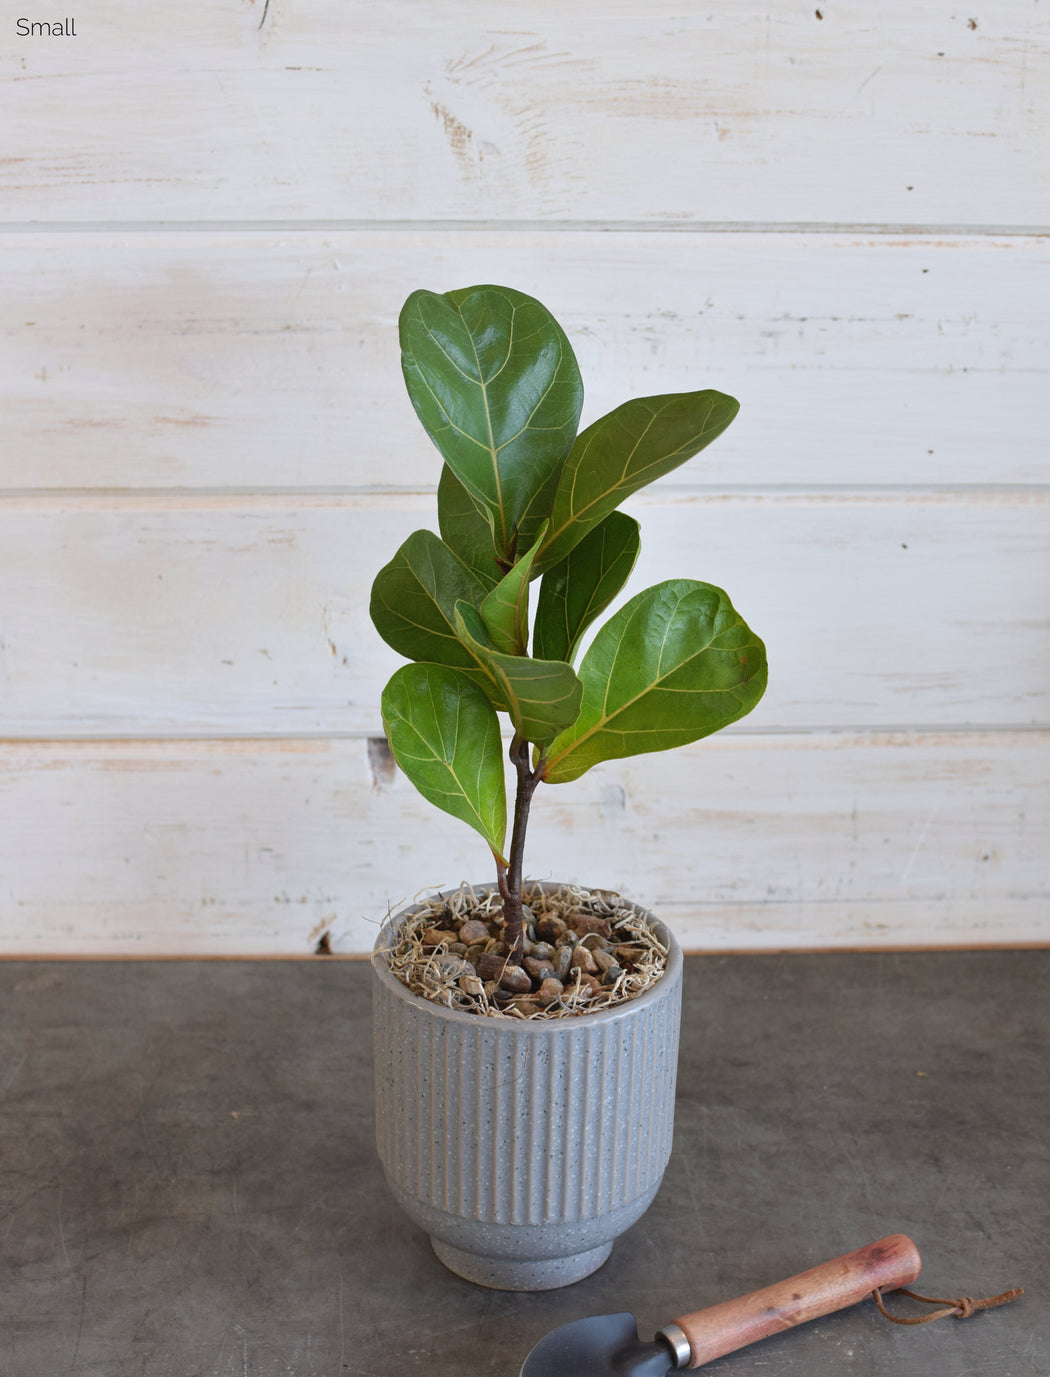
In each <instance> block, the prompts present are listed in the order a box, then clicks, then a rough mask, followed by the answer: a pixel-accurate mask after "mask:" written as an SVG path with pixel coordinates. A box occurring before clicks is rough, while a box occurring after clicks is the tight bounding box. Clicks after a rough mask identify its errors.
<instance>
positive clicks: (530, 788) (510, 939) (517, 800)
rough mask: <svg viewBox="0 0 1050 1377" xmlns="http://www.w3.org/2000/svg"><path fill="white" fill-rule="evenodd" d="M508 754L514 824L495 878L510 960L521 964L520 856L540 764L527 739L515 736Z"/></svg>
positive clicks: (522, 852)
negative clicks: (513, 776)
mask: <svg viewBox="0 0 1050 1377" xmlns="http://www.w3.org/2000/svg"><path fill="white" fill-rule="evenodd" d="M510 758H511V761H512V762H513V764H514V768H515V770H516V771H517V776H518V783H517V788H516V789H515V792H514V826H513V829H512V831H511V837H510V854H509V858H508V860H509V863H508V864H507V865H506V866H502V865H497V867H496V878H497V881H498V883H499V892H500V897H501V898H502V900H503V940H504V941H505V942H506V943H507V946H508V947H509V948H510V955H509V960H510V962H511V963H512V964H513V965H520V963H521V960H522V958H523V957H524V955H525V919H524V914H523V913H522V900H521V875H522V858H523V856H524V853H525V831H526V828H527V827H528V823H529V806H530V805H531V803H532V796H533V794H534V793H535V792H536V785H537V784H538V783H539V782H540V768H539V767H537V768H536V769H535V770H531V769H530V768H529V743H528V742H527V741H523V740H522V739H521V738H520V737H517V736H516V737H515V738H514V740H513V741H512V742H511V743H510Z"/></svg>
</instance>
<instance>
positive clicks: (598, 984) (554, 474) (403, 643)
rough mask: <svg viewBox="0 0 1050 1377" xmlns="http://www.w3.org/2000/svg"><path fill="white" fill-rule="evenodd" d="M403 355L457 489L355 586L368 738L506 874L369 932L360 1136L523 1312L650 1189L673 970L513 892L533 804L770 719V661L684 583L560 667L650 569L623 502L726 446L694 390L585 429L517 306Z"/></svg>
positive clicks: (578, 1271)
mask: <svg viewBox="0 0 1050 1377" xmlns="http://www.w3.org/2000/svg"><path fill="white" fill-rule="evenodd" d="M400 333H401V347H402V366H403V371H404V376H405V381H406V384H407V387H408V392H409V395H410V397H411V400H412V403H413V405H414V407H415V410H416V413H417V415H418V416H419V418H420V420H421V421H422V423H423V425H424V427H425V428H426V430H427V432H428V433H429V435H430V437H431V439H432V440H433V441H434V443H435V445H436V446H437V448H438V450H439V451H440V452H441V454H442V456H443V459H444V466H443V469H442V471H441V475H440V481H439V483H438V491H437V516H438V528H439V531H440V536H438V535H435V534H434V533H433V532H432V531H429V530H420V531H416V532H415V533H414V534H412V535H411V536H409V538H408V539H407V540H406V541H405V542H404V544H403V545H402V546H401V548H400V549H399V550H398V551H397V553H396V554H395V555H394V557H393V558H392V559H391V561H390V562H389V563H388V564H387V565H386V566H385V567H384V568H383V569H381V570H380V572H379V574H378V575H377V576H376V579H375V582H374V585H373V588H372V598H371V608H370V610H371V615H372V619H373V622H374V624H375V626H376V628H377V630H378V631H379V633H380V635H381V636H382V637H383V638H384V640H385V641H386V642H387V643H388V644H389V645H390V646H392V647H393V649H394V650H396V651H398V652H399V653H400V654H402V655H404V656H405V657H406V658H407V659H408V660H409V661H410V663H408V664H406V665H404V666H402V667H401V668H400V669H398V670H397V671H396V672H395V673H394V675H393V677H392V678H391V680H390V682H389V683H388V685H387V687H386V689H385V691H384V693H383V700H382V711H383V722H384V726H385V730H386V734H387V739H388V741H389V744H390V748H391V751H392V752H393V755H394V758H395V759H396V761H397V763H398V764H399V766H400V767H401V769H402V770H403V771H404V773H405V774H406V775H407V776H408V778H409V780H410V781H411V782H412V783H413V784H414V785H415V786H416V788H417V789H419V791H420V792H421V793H422V794H423V795H424V797H426V798H427V799H429V800H430V802H432V803H434V804H436V805H437V806H438V807H439V808H442V809H444V810H445V811H446V812H449V813H451V814H453V815H454V816H455V817H458V818H460V819H462V820H463V821H464V822H466V823H468V824H469V825H470V826H471V827H472V828H474V830H475V831H477V832H478V833H479V834H480V835H481V836H482V837H483V838H484V840H485V842H486V843H487V844H488V847H489V850H490V852H491V855H492V858H493V862H494V867H495V875H494V883H492V884H488V885H479V886H464V887H461V889H460V890H459V891H456V892H453V893H449V894H442V895H437V896H434V897H433V898H432V899H430V900H428V901H426V902H425V903H422V904H417V905H414V906H413V907H412V908H410V909H408V910H405V911H404V912H403V913H399V914H396V915H394V916H393V917H389V918H388V920H387V922H386V923H385V924H384V926H383V929H382V931H381V933H380V936H379V939H378V941H377V943H376V949H375V953H374V956H373V967H374V970H375V981H374V991H375V1055H376V1096H377V1101H376V1102H377V1110H376V1113H377V1140H378V1144H379V1151H380V1157H381V1159H382V1162H383V1166H384V1169H385V1172H386V1175H387V1179H388V1181H389V1182H390V1185H391V1188H392V1189H393V1191H394V1193H395V1195H396V1197H397V1198H398V1200H399V1201H400V1203H401V1204H402V1205H403V1207H404V1208H405V1209H406V1210H407V1211H408V1213H409V1214H410V1215H411V1216H412V1217H413V1218H414V1219H415V1220H416V1221H417V1222H418V1223H420V1224H421V1225H422V1226H423V1227H424V1228H425V1229H426V1230H427V1232H428V1233H429V1234H430V1235H431V1239H432V1242H433V1244H434V1247H435V1250H436V1251H437V1253H438V1256H439V1257H441V1259H442V1260H443V1261H444V1262H445V1263H446V1264H447V1265H448V1266H450V1267H451V1268H452V1269H453V1270H455V1271H457V1272H459V1273H460V1274H461V1275H463V1276H466V1277H468V1278H470V1279H471V1280H473V1281H477V1282H480V1283H482V1284H485V1285H490V1286H496V1287H503V1288H507V1289H521V1290H533V1289H536V1290H539V1289H544V1288H548V1287H552V1286H558V1285H563V1284H565V1283H567V1282H571V1281H575V1280H577V1279H579V1278H580V1277H583V1276H586V1275H587V1274H588V1273H589V1272H591V1271H593V1270H594V1269H595V1268H596V1267H598V1266H600V1264H601V1263H602V1262H603V1261H604V1259H605V1257H606V1256H608V1253H609V1250H610V1249H611V1246H612V1240H613V1239H614V1238H615V1237H616V1236H617V1235H618V1234H619V1233H621V1232H622V1231H623V1230H624V1229H626V1228H627V1227H628V1226H629V1225H630V1224H631V1223H633V1222H634V1221H635V1220H636V1219H637V1218H638V1217H639V1216H640V1215H641V1213H642V1212H643V1211H644V1210H645V1209H646V1208H647V1206H648V1204H649V1203H650V1201H651V1200H652V1198H653V1196H654V1195H655V1193H656V1189H657V1188H658V1186H659V1183H660V1178H661V1176H662V1174H663V1170H664V1167H665V1165H666V1162H667V1158H668V1155H669V1152H670V1141H671V1115H672V1110H673V1100H674V1077H675V1061H676V1055H677V1036H678V1018H679V1004H680V980H681V952H680V949H679V947H678V945H677V943H676V942H675V940H674V937H673V935H672V934H671V933H670V932H669V931H668V930H667V929H666V927H664V925H663V924H661V923H660V922H659V921H658V920H657V919H655V918H653V917H652V915H650V914H648V913H647V912H646V911H645V910H644V909H640V908H638V907H637V906H635V905H633V904H629V903H625V902H624V901H623V900H622V899H621V898H620V897H619V896H618V895H615V894H611V893H609V892H608V891H604V890H584V889H582V888H580V887H579V886H577V885H573V884H567V885H554V884H544V885H531V886H530V885H529V884H528V883H527V882H526V881H525V879H524V859H523V858H524V846H525V836H526V829H527V823H528V818H529V811H530V808H531V805H532V801H533V796H534V794H535V793H536V791H537V789H538V788H539V786H540V785H541V784H543V785H560V784H566V783H569V782H571V781H572V780H575V779H577V778H579V776H580V775H582V774H583V773H584V772H585V771H586V770H588V769H590V768H591V767H592V766H593V765H596V764H598V763H599V762H601V761H604V760H610V759H615V758H618V757H622V756H628V755H633V754H637V753H639V752H644V751H655V750H664V749H667V748H669V747H672V746H679V745H684V744H686V743H688V742H691V741H695V740H697V739H699V738H700V737H704V736H707V735H709V734H710V733H712V732H714V731H717V730H719V728H721V727H724V726H726V725H727V724H728V723H730V722H734V721H736V720H737V719H738V718H740V717H742V716H744V714H746V713H747V712H749V711H750V710H751V709H752V708H753V707H754V706H755V704H756V703H757V702H758V700H759V698H760V697H761V695H762V692H763V690H764V688H765V682H766V663H765V652H764V648H763V646H762V643H761V641H760V640H759V639H758V638H757V637H756V636H755V635H754V634H753V632H751V631H750V630H749V628H748V627H747V626H746V625H745V623H744V622H743V620H742V619H741V617H740V616H739V614H738V613H737V612H736V611H735V610H734V608H733V607H732V605H731V603H730V601H729V599H728V597H727V596H726V594H725V593H724V592H722V591H721V589H718V588H715V587H713V586H711V585H710V584H707V583H701V582H698V581H696V580H693V579H686V578H683V579H673V580H669V581H667V582H664V583H660V584H658V585H656V586H655V587H653V588H649V589H646V590H645V591H643V592H641V593H638V594H636V595H635V596H634V597H632V598H631V599H630V600H629V601H627V602H626V603H625V604H624V605H623V606H622V607H620V609H619V610H618V611H616V612H615V613H614V614H613V615H612V616H611V617H610V618H609V619H608V620H607V621H606V622H605V624H604V625H603V626H601V627H600V628H599V629H598V630H597V632H596V634H594V636H593V640H592V641H591V643H590V644H589V646H588V647H587V649H586V651H585V653H583V655H582V657H581V658H580V660H579V664H578V665H577V664H576V660H577V657H578V656H579V653H580V648H581V641H582V639H583V637H584V635H585V633H587V632H588V630H589V629H590V628H591V627H592V625H593V623H594V622H595V621H596V620H597V619H598V618H599V617H600V616H601V614H602V613H603V612H604V611H605V610H606V609H607V608H608V607H609V605H610V604H611V603H612V602H613V600H614V599H615V598H616V597H617V595H618V594H619V593H620V591H621V589H622V588H623V587H624V584H625V583H626V580H627V578H628V576H629V574H630V572H631V569H632V567H633V565H634V563H635V559H636V557H637V554H638V549H639V526H638V523H637V521H635V520H634V519H633V518H632V517H630V516H628V515H626V514H625V513H623V512H622V511H620V510H619V508H620V506H621V504H622V503H623V502H624V501H625V499H627V498H629V497H630V496H631V494H632V493H634V492H636V491H637V490H638V489H639V488H641V487H643V486H644V485H645V484H647V483H650V482H652V481H653V480H654V479H656V478H659V477H661V476H662V475H663V474H665V473H668V472H670V471H671V470H672V469H674V468H676V467H677V466H678V465H679V464H681V463H683V462H685V461H686V460H687V459H689V458H690V457H691V456H692V455H694V454H696V453H697V452H698V451H699V450H701V449H703V448H704V447H705V446H706V445H707V444H709V443H710V442H711V441H712V440H714V439H715V438H716V437H717V436H718V435H720V434H721V433H722V431H723V430H725V428H726V427H727V426H728V425H729V423H730V422H731V421H732V419H733V417H734V416H735V415H736V412H737V410H738V404H737V403H736V401H734V400H733V398H731V397H727V396H725V395H723V394H722V393H719V392H715V391H710V390H708V391H698V392H687V393H675V394H669V395H664V396H657V397H641V398H635V399H633V400H631V401H627V402H625V403H623V405H621V406H619V407H617V408H616V409H615V410H613V411H612V412H610V413H609V414H608V415H606V416H603V417H601V418H600V419H599V420H597V421H595V422H594V423H593V424H592V425H590V426H588V427H587V428H586V429H585V430H583V431H582V432H581V433H577V431H578V425H579V419H580V412H581V407H582V401H583V386H582V382H581V380H580V373H579V368H578V365H577V363H576V359H575V357H574V355H573V351H572V348H571V346H570V344H569V341H568V339H567V338H566V336H565V333H564V331H563V330H562V328H561V327H560V326H559V324H558V323H557V321H556V320H555V319H554V317H553V316H552V315H551V313H550V312H549V311H548V310H547V309H546V308H545V307H544V306H542V305H541V304H540V303H539V302H538V301H536V300H535V299H533V298H532V297H529V296H526V295H524V294H523V293H521V292H518V291H514V290H512V289H510V288H507V287H495V286H477V287H468V288H465V289H462V290H459V291H453V292H448V293H446V294H444V295H439V294H435V293H433V292H428V291H417V292H414V293H413V294H412V295H411V296H410V297H409V298H408V301H407V302H406V303H405V306H404V309H403V310H402V313H401V318H400ZM537 580H538V581H539V582H538V595H537V596H536V597H535V598H534V599H533V598H532V596H531V595H532V590H533V585H534V584H535V583H536V581H537ZM501 715H503V716H505V717H506V718H507V719H509V733H510V742H509V748H507V749H506V750H505V747H504V744H503V735H502V733H501V726H500V716H501ZM505 758H507V759H509V762H510V766H511V773H512V779H513V783H514V805H513V812H512V814H511V819H510V829H509V837H508V809H507V803H506V780H505V773H506V772H505V767H504V760H505Z"/></svg>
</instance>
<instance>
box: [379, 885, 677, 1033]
mask: <svg viewBox="0 0 1050 1377" xmlns="http://www.w3.org/2000/svg"><path fill="white" fill-rule="evenodd" d="M525 903H526V908H525V955H524V957H523V959H522V960H521V962H520V963H515V962H512V960H511V956H510V947H509V945H508V944H507V943H506V942H505V941H504V940H503V911H502V908H501V905H500V896H499V893H498V892H497V891H496V890H492V891H485V890H475V889H473V888H472V887H471V886H470V885H462V886H460V888H459V889H458V890H456V891H454V892H453V893H452V894H449V895H435V896H434V898H433V899H431V900H429V901H427V902H426V903H425V905H424V906H423V907H422V908H420V909H419V910H417V911H416V912H414V913H412V914H411V915H410V916H409V917H408V918H407V919H406V920H405V922H404V923H403V925H402V927H401V929H400V931H399V933H398V936H397V940H396V942H395V943H394V945H393V947H392V948H391V949H390V950H389V951H387V953H386V959H387V962H388V964H389V967H390V970H391V971H392V972H393V974H394V975H396V976H397V978H398V979H399V980H400V981H401V982H402V984H404V985H406V986H407V987H408V988H409V989H410V990H411V991H412V992H413V994H418V995H421V996H422V997H423V998H424V999H429V1000H432V1001H433V1002H434V1003H436V1004H444V1005H445V1006H446V1007H447V1008H450V1009H460V1010H463V1011H464V1012H465V1013H474V1014H478V1015H480V1016H482V1017H488V1018H492V1017H495V1018H504V1017H509V1018H527V1019H541V1018H542V1019H548V1018H563V1017H565V1016H566V1015H569V1014H573V1015H575V1014H584V1013H591V1012H592V1011H594V1010H597V1009H607V1008H610V1007H611V1006H613V1005H615V1004H620V1003H623V1002H624V1001H626V1000H629V999H635V998H637V996H638V995H640V994H642V993H643V992H644V991H645V990H647V989H649V987H650V986H651V985H652V984H654V983H655V981H657V980H659V978H660V976H661V975H662V973H663V970H664V967H665V965H666V961H667V948H666V946H665V945H664V944H663V943H662V942H661V941H660V939H659V937H658V935H657V933H656V931H655V928H654V926H653V924H652V922H651V921H650V920H649V919H648V918H646V917H644V916H643V914H642V913H641V912H640V911H639V910H638V909H637V908H635V907H634V906H633V905H631V904H628V903H626V902H625V901H624V900H623V899H622V898H621V897H620V895H619V894H616V893H613V892H612V891H611V890H603V889H596V890H588V889H581V888H579V887H577V886H574V885H565V886H563V887H561V888H560V889H557V890H555V889H551V890H549V891H548V890H546V889H541V888H538V887H535V886H534V887H530V886H528V885H526V887H525Z"/></svg>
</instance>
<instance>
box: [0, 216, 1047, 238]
mask: <svg viewBox="0 0 1050 1377" xmlns="http://www.w3.org/2000/svg"><path fill="white" fill-rule="evenodd" d="M442 231H443V232H445V233H450V234H452V233H454V234H462V233H477V234H695V235H701V234H741V235H758V234H797V235H803V234H820V235H834V234H842V235H851V234H863V235H873V236H876V237H880V238H881V237H894V236H896V237H899V236H901V235H907V236H909V237H912V238H942V239H943V238H988V239H995V238H1010V239H1013V238H1028V239H1039V238H1044V237H1046V236H1047V235H1050V226H1047V225H997V224H987V225H975V224H960V223H948V222H936V221H931V222H928V223H921V222H915V221H900V222H897V223H883V224H880V223H878V222H873V221H863V220H858V221H837V222H831V221H807V220H784V221H777V220H771V221H762V220H752V221H749V220H706V221H697V220H694V221H689V220H685V221H682V220H660V219H653V220H306V219H303V220H14V221H10V222H8V223H6V224H5V223H0V234H172V233H175V234H294V233H300V232H301V233H306V234H376V233H380V234H397V233H404V234H420V233H423V234H430V233H435V232H442Z"/></svg>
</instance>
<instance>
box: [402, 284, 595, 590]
mask: <svg viewBox="0 0 1050 1377" xmlns="http://www.w3.org/2000/svg"><path fill="white" fill-rule="evenodd" d="M400 328H401V363H402V369H403V371H404V375H405V383H406V385H407V387H408V392H409V396H410V397H411V399H412V405H413V406H414V407H415V409H416V414H417V415H418V416H419V419H420V420H421V421H422V423H423V425H424V426H425V428H426V430H427V432H428V433H429V435H430V438H431V439H432V440H433V441H434V443H435V445H437V447H438V449H439V450H440V451H441V453H442V454H443V455H444V457H445V460H446V462H447V464H448V466H449V468H450V469H452V471H453V472H454V473H455V475H456V477H457V478H458V479H459V481H460V482H461V483H462V485H463V487H464V488H465V489H466V491H467V493H468V495H469V496H470V498H471V499H472V500H473V502H474V504H475V506H476V507H477V508H478V510H479V511H481V512H482V513H483V514H484V515H485V516H486V517H487V519H488V520H489V522H490V525H491V528H492V539H493V549H494V551H495V554H496V556H497V558H498V559H500V560H502V561H503V562H504V563H505V564H506V565H507V566H508V567H509V566H510V565H511V564H513V562H514V559H515V557H516V555H517V554H518V552H519V550H527V549H529V548H530V546H531V545H532V544H533V542H534V541H535V539H536V533H537V531H538V530H539V527H540V526H541V525H542V523H543V521H544V520H545V519H546V517H548V516H549V515H550V506H551V502H552V500H553V496H554V489H555V487H556V485H557V482H558V474H559V472H560V470H561V466H562V463H563V461H564V459H565V456H566V454H568V452H569V448H570V446H571V445H572V442H573V439H574V438H575V435H576V428H577V426H578V425H579V420H580V407H581V406H582V403H583V384H582V382H581V381H580V370H579V367H578V366H577V363H576V357H575V355H574V354H573V352H572V347H571V346H570V344H569V341H568V340H567V339H566V337H565V332H564V331H563V330H562V328H561V326H560V325H559V324H558V322H557V321H556V320H555V319H554V317H553V316H552V315H551V313H550V312H549V311H548V310H547V308H546V307H545V306H542V305H541V304H540V302H538V301H536V300H534V299H533V298H532V297H530V296H526V295H525V294H524V293H523V292H517V291H514V290H513V289H512V288H510V287H492V286H479V287H466V288H463V289H462V290H459V291H454V292H448V293H446V294H445V295H444V296H439V295H438V294H436V293H435V292H426V291H418V292H413V293H412V295H411V296H410V297H409V298H408V300H407V301H406V302H405V305H404V308H403V309H402V312H401V321H400Z"/></svg>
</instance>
